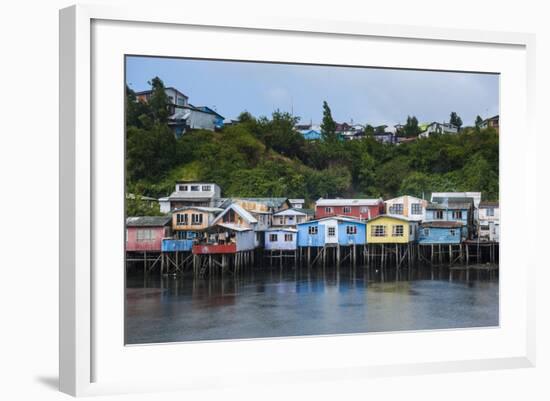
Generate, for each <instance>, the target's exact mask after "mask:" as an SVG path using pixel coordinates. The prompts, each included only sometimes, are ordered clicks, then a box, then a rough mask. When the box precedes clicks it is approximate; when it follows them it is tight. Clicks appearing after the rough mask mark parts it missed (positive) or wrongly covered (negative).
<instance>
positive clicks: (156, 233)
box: [126, 216, 171, 252]
mask: <svg viewBox="0 0 550 401" xmlns="http://www.w3.org/2000/svg"><path fill="white" fill-rule="evenodd" d="M170 236H171V228H170V216H139V217H128V218H127V219H126V251H127V252H160V251H161V244H162V239H163V238H166V237H170Z"/></svg>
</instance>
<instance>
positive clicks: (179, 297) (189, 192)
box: [60, 6, 536, 395]
mask: <svg viewBox="0 0 550 401" xmlns="http://www.w3.org/2000/svg"><path fill="white" fill-rule="evenodd" d="M176 15H178V13H174V12H173V10H170V11H166V12H164V11H162V10H155V11H154V13H153V14H151V10H142V9H139V8H133V9H132V10H129V9H113V8H109V7H103V6H74V7H70V8H67V9H64V10H62V11H61V13H60V51H61V54H60V98H61V104H60V131H61V132H60V136H61V139H60V183H61V184H60V186H61V189H60V203H61V205H60V211H61V213H60V214H61V218H60V219H61V220H60V387H61V390H62V391H64V392H67V393H69V394H73V395H90V394H107V393H117V392H124V393H126V392H139V391H155V390H164V391H165V390H166V389H174V390H176V389H202V388H204V389H206V388H208V387H209V386H214V385H215V386H220V385H222V386H223V385H232V386H234V385H243V386H244V385H246V383H247V382H248V381H250V380H254V381H256V382H258V383H270V382H271V383H273V382H292V381H295V380H300V381H316V380H326V379H327V377H330V378H333V379H338V378H343V377H350V375H351V377H354V378H357V379H358V380H359V379H362V378H366V377H372V376H377V375H399V374H403V373H407V374H410V373H411V372H412V373H434V372H440V371H465V370H476V369H498V368H509V367H528V366H533V364H534V356H535V343H534V293H533V291H534V284H533V282H532V281H533V279H532V275H531V274H529V273H530V271H531V270H532V269H533V266H534V260H532V258H533V256H531V255H532V253H531V252H528V251H527V250H529V249H530V248H531V246H532V245H531V244H530V243H529V241H528V236H525V235H523V234H522V233H524V232H531V231H533V232H534V231H535V230H536V228H535V226H534V225H535V220H534V218H533V214H534V211H533V210H532V209H529V208H519V207H517V205H518V204H522V202H523V199H524V194H525V193H532V192H533V191H534V190H535V187H536V184H535V179H534V172H535V167H534V166H535V153H534V150H533V147H532V144H533V143H534V139H535V137H534V132H533V130H532V129H531V124H532V113H533V104H532V102H533V88H534V71H533V68H534V67H533V65H534V63H533V58H534V53H533V48H534V37H533V36H531V35H527V34H516V33H514V34H511V33H500V32H498V33H497V32H478V31H464V30H448V29H435V28H424V27H402V26H391V25H387V26H379V25H369V24H363V23H357V22H345V23H344V22H334V21H313V20H293V19H290V18H289V19H286V18H285V19H279V18H258V19H254V22H251V21H250V20H249V19H248V18H244V17H243V18H242V19H230V20H228V19H227V18H224V16H221V15H220V16H216V15H210V16H208V17H202V16H200V15H199V14H196V15H193V13H182V14H181V15H185V17H177V16H176ZM213 361H215V363H213Z"/></svg>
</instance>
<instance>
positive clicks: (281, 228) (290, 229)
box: [265, 227, 298, 233]
mask: <svg viewBox="0 0 550 401" xmlns="http://www.w3.org/2000/svg"><path fill="white" fill-rule="evenodd" d="M265 231H268V232H272V231H288V232H291V233H297V232H298V230H296V229H295V228H290V227H270V228H268V229H267V230H265Z"/></svg>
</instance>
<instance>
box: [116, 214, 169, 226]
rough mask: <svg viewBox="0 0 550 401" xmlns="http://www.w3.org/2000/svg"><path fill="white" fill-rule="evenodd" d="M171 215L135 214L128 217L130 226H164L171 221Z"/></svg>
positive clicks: (127, 220)
mask: <svg viewBox="0 0 550 401" xmlns="http://www.w3.org/2000/svg"><path fill="white" fill-rule="evenodd" d="M171 220H172V217H170V216H133V217H128V218H126V226H128V227H162V226H165V225H167V224H168V223H170V221H171Z"/></svg>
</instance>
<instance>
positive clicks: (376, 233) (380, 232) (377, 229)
mask: <svg viewBox="0 0 550 401" xmlns="http://www.w3.org/2000/svg"><path fill="white" fill-rule="evenodd" d="M371 235H372V236H373V237H385V236H386V226H382V225H374V226H372V227H371Z"/></svg>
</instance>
